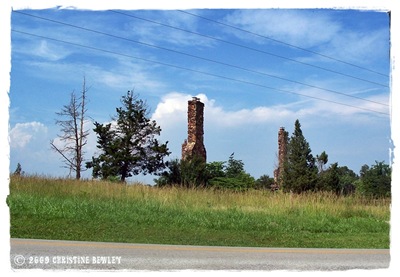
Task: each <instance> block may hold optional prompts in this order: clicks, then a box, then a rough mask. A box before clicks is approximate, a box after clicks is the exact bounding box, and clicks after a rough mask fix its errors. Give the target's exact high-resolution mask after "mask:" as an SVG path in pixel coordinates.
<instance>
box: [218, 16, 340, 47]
mask: <svg viewBox="0 0 400 277" xmlns="http://www.w3.org/2000/svg"><path fill="white" fill-rule="evenodd" d="M225 22H227V23H228V24H231V25H234V26H237V27H239V28H242V29H245V30H248V31H250V32H253V33H257V34H260V35H262V36H267V37H270V38H273V39H276V40H282V41H285V42H286V43H290V44H294V45H298V46H302V47H312V46H315V45H319V44H322V43H325V42H328V41H330V40H331V39H332V37H334V36H335V35H336V34H337V33H338V31H339V30H340V24H338V23H337V22H335V21H334V20H333V19H332V18H330V17H329V16H326V15H323V14H316V13H314V12H313V11H301V12H300V11H297V10H284V9H282V10H275V9H274V10H268V9H267V10H239V11H235V12H233V13H231V14H229V15H228V16H226V17H225ZM293 26H296V28H293ZM236 34H237V35H239V36H241V37H242V38H247V39H253V40H255V41H258V42H259V43H266V42H267V41H268V40H265V39H260V37H257V36H251V35H248V34H246V36H243V33H241V32H238V33H236Z"/></svg>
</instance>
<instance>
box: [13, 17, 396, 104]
mask: <svg viewBox="0 0 400 277" xmlns="http://www.w3.org/2000/svg"><path fill="white" fill-rule="evenodd" d="M15 12H17V13H19V14H22V15H26V16H30V17H33V18H38V19H41V20H45V21H49V22H53V23H57V24H61V25H64V26H68V27H73V28H77V29H80V30H84V31H88V32H93V33H96V34H100V35H105V36H109V37H112V38H116V39H121V40H125V41H129V42H133V43H137V44H141V45H144V46H147V47H153V48H157V49H161V50H164V51H169V52H173V53H177V54H180V55H185V56H188V57H191V58H196V59H200V60H204V61H207V62H212V63H215V64H219V65H223V66H227V67H231V68H235V69H239V70H243V71H246V72H251V73H256V74H260V75H264V76H268V77H271V78H275V79H280V80H283V81H287V82H292V83H296V84H300V85H303V86H308V87H311V88H315V89H319V90H324V91H327V92H331V93H335V94H339V95H343V96H346V97H351V98H354V99H359V100H362V101H367V102H370V103H374V104H379V105H383V106H389V105H388V104H384V103H380V102H377V101H373V100H369V99H365V98H362V97H358V96H355V95H349V94H346V93H343V92H338V91H335V90H331V89H326V88H322V87H318V86H314V85H310V84H306V83H303V82H299V81H295V80H291V79H287V78H283V77H279V76H276V75H272V74H268V73H265V72H260V71H256V70H252V69H248V68H245V67H242V66H238V65H233V64H228V63H225V62H220V61H216V60H213V59H209V58H205V57H200V56H196V55H193V54H189V53H185V52H182V51H177V50H173V49H169V48H166V47H162V46H158V45H154V44H150V43H145V42H141V41H137V40H133V39H129V38H125V37H120V36H116V35H112V34H109V33H105V32H101V31H97V30H93V29H89V28H85V27H81V26H77V25H73V24H70V23H65V22H61V21H58V20H54V19H49V18H45V17H41V16H36V15H32V14H28V13H24V12H19V11H15Z"/></svg>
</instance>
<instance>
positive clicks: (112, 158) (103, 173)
mask: <svg viewBox="0 0 400 277" xmlns="http://www.w3.org/2000/svg"><path fill="white" fill-rule="evenodd" d="M121 103H122V107H119V108H117V109H116V112H117V116H116V117H115V118H112V119H113V121H114V122H113V123H109V124H100V123H98V122H95V123H94V125H95V128H94V132H95V133H96V134H97V148H98V149H100V150H101V153H100V154H99V155H98V156H97V157H92V161H91V162H88V163H86V166H87V168H93V173H92V175H93V177H95V178H102V179H108V178H110V177H111V178H113V177H116V176H118V177H119V179H120V181H122V182H125V181H126V178H128V177H131V176H133V175H138V174H140V173H142V174H158V173H159V172H160V171H161V170H163V169H164V168H165V163H164V157H165V156H168V155H169V154H170V152H169V151H168V147H167V143H168V142H166V143H165V144H160V143H159V142H158V140H157V139H156V138H155V137H156V136H157V135H160V133H161V128H160V127H159V126H157V123H156V121H154V120H150V119H149V117H148V108H147V105H146V103H145V102H144V101H143V100H141V99H138V97H137V95H134V93H133V92H132V91H128V92H127V94H126V95H125V96H123V97H122V98H121Z"/></svg>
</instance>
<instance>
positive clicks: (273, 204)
mask: <svg viewBox="0 0 400 277" xmlns="http://www.w3.org/2000/svg"><path fill="white" fill-rule="evenodd" d="M7 203H8V205H9V208H10V215H11V230H10V233H11V237H18V238H37V239H56V240H88V241H115V242H135V243H162V244H190V245H231V246H266V247H329V248H389V220H390V199H389V198H368V197H363V196H358V195H351V196H346V197H344V196H338V195H336V194H332V193H328V192H319V193H313V192H308V193H302V194H290V193H283V192H282V191H280V192H271V191H269V190H253V189H249V190H246V191H242V192H234V191H232V190H221V189H218V190H215V189H187V188H178V187H150V186H143V185H140V184H135V185H126V184H124V183H110V182H106V181H98V180H91V181H84V180H81V181H77V180H72V179H51V178H41V177H29V176H21V175H13V176H11V182H10V195H9V196H8V199H7Z"/></svg>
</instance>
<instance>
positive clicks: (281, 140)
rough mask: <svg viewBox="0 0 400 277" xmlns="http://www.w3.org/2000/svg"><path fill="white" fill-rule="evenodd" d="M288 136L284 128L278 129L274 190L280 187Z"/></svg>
mask: <svg viewBox="0 0 400 277" xmlns="http://www.w3.org/2000/svg"><path fill="white" fill-rule="evenodd" d="M288 136H289V133H288V132H286V131H285V128H284V127H280V128H279V132H278V168H276V169H275V171H274V180H275V182H274V183H275V184H274V187H275V188H279V187H280V186H281V178H282V174H283V166H284V163H285V159H286V154H287V143H288Z"/></svg>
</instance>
